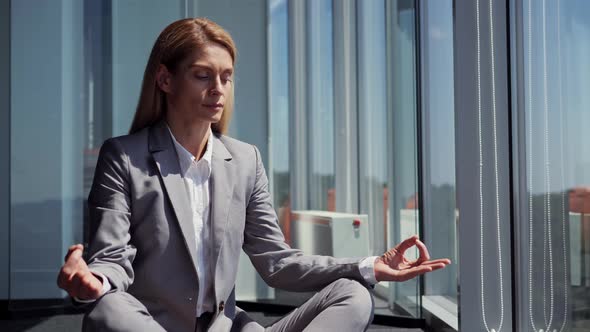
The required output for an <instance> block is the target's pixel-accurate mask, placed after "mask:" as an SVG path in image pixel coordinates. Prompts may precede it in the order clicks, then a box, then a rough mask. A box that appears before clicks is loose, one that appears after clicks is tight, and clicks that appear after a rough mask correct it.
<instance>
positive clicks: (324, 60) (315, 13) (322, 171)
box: [307, 0, 336, 211]
mask: <svg viewBox="0 0 590 332" xmlns="http://www.w3.org/2000/svg"><path fill="white" fill-rule="evenodd" d="M307 19H308V26H307V42H308V54H309V58H308V69H307V70H308V75H307V86H308V90H307V92H308V98H309V101H308V105H309V106H308V119H309V120H308V121H309V122H308V123H309V152H308V153H309V184H308V188H309V206H308V208H309V209H312V210H327V211H334V210H335V208H336V196H335V192H334V185H335V182H334V181H335V177H334V100H333V80H334V75H333V69H332V68H333V65H332V53H333V46H332V1H331V0H309V1H308V2H307Z"/></svg>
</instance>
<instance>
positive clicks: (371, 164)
mask: <svg viewBox="0 0 590 332" xmlns="http://www.w3.org/2000/svg"><path fill="white" fill-rule="evenodd" d="M384 9H385V2H384V1H363V2H359V3H358V29H357V31H358V70H357V73H358V74H357V75H358V94H359V96H358V103H359V116H358V119H359V120H358V122H359V128H360V129H359V147H360V148H359V169H360V195H359V198H360V212H361V213H363V214H367V215H368V216H369V223H370V230H371V232H370V233H369V234H370V243H371V249H372V250H371V252H372V254H375V255H381V254H382V253H384V252H385V251H386V245H387V225H388V220H387V205H388V204H387V202H388V188H387V176H388V172H387V81H386V79H387V77H386V73H387V71H386V70H385V69H386V65H387V64H386V62H385V51H386V50H385V45H386V44H385V10H384Z"/></svg>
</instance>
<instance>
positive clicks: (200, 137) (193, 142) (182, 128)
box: [166, 116, 211, 160]
mask: <svg viewBox="0 0 590 332" xmlns="http://www.w3.org/2000/svg"><path fill="white" fill-rule="evenodd" d="M166 122H167V123H168V126H169V127H170V131H172V134H173V135H174V138H176V140H177V141H178V143H180V145H182V146H183V147H184V148H185V149H186V150H187V151H188V152H190V153H191V154H192V155H193V156H195V157H196V158H197V160H199V159H201V158H202V157H203V154H205V149H206V147H207V140H208V139H209V132H210V131H209V129H210V127H211V124H210V123H207V122H202V121H184V120H183V119H179V118H177V117H172V116H166Z"/></svg>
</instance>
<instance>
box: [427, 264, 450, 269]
mask: <svg viewBox="0 0 590 332" xmlns="http://www.w3.org/2000/svg"><path fill="white" fill-rule="evenodd" d="M427 266H428V267H430V268H431V269H432V271H435V270H440V269H444V268H445V267H446V266H447V265H446V264H443V263H438V264H431V265H430V264H429V265H427Z"/></svg>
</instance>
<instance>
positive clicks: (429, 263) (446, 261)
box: [421, 258, 451, 265]
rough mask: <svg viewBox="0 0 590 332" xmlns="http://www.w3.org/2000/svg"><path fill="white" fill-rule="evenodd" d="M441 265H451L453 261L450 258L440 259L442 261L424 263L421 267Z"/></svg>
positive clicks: (435, 260)
mask: <svg viewBox="0 0 590 332" xmlns="http://www.w3.org/2000/svg"><path fill="white" fill-rule="evenodd" d="M439 263H440V264H444V265H449V264H451V260H450V259H448V258H440V259H434V260H431V261H426V262H422V264H421V265H425V264H428V265H432V264H439Z"/></svg>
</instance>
